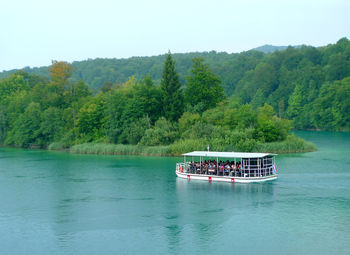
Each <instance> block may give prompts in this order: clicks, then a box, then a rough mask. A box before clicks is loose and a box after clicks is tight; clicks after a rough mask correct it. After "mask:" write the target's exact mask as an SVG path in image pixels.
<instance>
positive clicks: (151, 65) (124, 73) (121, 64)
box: [0, 44, 301, 89]
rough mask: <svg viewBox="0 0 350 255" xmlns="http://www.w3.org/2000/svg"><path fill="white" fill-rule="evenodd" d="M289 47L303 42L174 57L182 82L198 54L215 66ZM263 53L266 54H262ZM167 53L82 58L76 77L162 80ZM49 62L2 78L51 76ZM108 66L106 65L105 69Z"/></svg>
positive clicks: (93, 84) (96, 83)
mask: <svg viewBox="0 0 350 255" xmlns="http://www.w3.org/2000/svg"><path fill="white" fill-rule="evenodd" d="M288 47H293V48H300V47H301V45H299V46H274V45H269V44H265V45H262V46H259V47H256V48H253V49H251V50H248V51H244V52H241V53H231V54H230V53H227V52H216V51H210V52H189V53H175V54H173V55H174V59H175V61H176V66H177V69H178V71H179V73H180V78H181V81H182V83H184V80H185V76H186V75H187V74H188V72H187V71H188V70H189V68H190V66H191V64H192V62H191V59H192V58H194V57H202V58H204V59H205V60H206V61H207V62H209V64H210V65H211V64H213V65H214V66H218V65H223V64H224V63H225V62H226V61H235V60H236V59H238V56H242V55H244V56H247V55H251V54H250V53H249V52H251V51H258V52H261V53H265V54H268V53H273V52H275V51H283V50H285V49H287V48H288ZM259 57H262V56H259ZM164 59H165V54H162V55H158V56H148V57H130V58H123V59H122V58H120V59H118V58H96V59H87V60H81V61H73V62H72V65H73V66H74V69H75V71H74V73H73V76H72V81H74V82H75V81H78V80H83V81H84V82H86V83H87V84H88V85H89V87H90V88H92V89H94V88H95V89H98V88H100V87H101V86H102V85H103V84H104V83H105V82H125V81H126V80H127V79H128V78H129V77H130V76H131V75H135V77H136V78H143V77H144V76H145V75H146V74H147V73H148V74H150V75H151V76H152V78H153V79H154V80H156V81H157V80H159V79H160V75H161V68H162V64H163V61H164ZM48 67H49V66H41V67H28V66H27V67H23V68H20V69H12V70H7V71H2V72H0V79H2V78H6V77H8V76H9V75H10V74H12V73H14V72H16V71H18V70H23V71H25V72H28V73H30V74H36V75H42V76H46V77H49V73H48ZM102 67H105V68H106V69H105V70H103V69H104V68H102ZM214 69H215V67H214Z"/></svg>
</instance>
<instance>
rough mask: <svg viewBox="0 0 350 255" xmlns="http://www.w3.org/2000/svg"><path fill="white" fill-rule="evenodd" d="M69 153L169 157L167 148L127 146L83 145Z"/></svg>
mask: <svg viewBox="0 0 350 255" xmlns="http://www.w3.org/2000/svg"><path fill="white" fill-rule="evenodd" d="M70 152H71V153H79V154H99V155H143V156H170V155H172V154H171V152H170V148H169V146H139V145H127V144H106V143H83V144H78V145H74V146H72V147H71V148H70Z"/></svg>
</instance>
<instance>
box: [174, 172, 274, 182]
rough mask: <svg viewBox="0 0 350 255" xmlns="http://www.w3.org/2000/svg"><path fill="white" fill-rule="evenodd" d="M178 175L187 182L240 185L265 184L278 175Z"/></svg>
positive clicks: (179, 173) (178, 173) (177, 173)
mask: <svg viewBox="0 0 350 255" xmlns="http://www.w3.org/2000/svg"><path fill="white" fill-rule="evenodd" d="M175 173H176V175H177V176H178V177H180V178H183V179H187V180H189V181H190V180H201V181H209V182H231V183H233V182H238V183H251V182H265V181H272V180H275V179H277V174H273V175H269V176H264V177H234V176H217V175H206V174H190V173H181V172H179V171H175Z"/></svg>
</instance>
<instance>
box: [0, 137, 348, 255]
mask: <svg viewBox="0 0 350 255" xmlns="http://www.w3.org/2000/svg"><path fill="white" fill-rule="evenodd" d="M298 135H300V136H302V137H305V138H307V139H308V140H311V141H313V142H314V143H315V144H316V145H317V146H318V147H319V151H317V152H313V153H306V154H290V155H279V156H278V157H277V166H278V171H279V178H278V180H276V181H273V182H268V183H262V184H237V183H235V184H231V183H207V182H201V181H191V182H187V180H182V179H177V178H176V176H175V174H174V167H175V163H176V162H177V161H180V160H182V159H179V158H161V157H131V156H115V157H108V156H89V155H70V154H66V153H55V152H45V151H26V150H17V149H0V254H214V253H215V254H223V253H236V254H349V253H350V134H344V133H325V132H322V133H316V132H298Z"/></svg>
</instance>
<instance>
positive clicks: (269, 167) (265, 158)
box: [175, 151, 277, 183]
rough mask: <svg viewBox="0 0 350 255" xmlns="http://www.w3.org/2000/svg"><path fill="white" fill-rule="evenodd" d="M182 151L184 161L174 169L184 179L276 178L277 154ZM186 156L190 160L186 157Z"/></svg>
mask: <svg viewBox="0 0 350 255" xmlns="http://www.w3.org/2000/svg"><path fill="white" fill-rule="evenodd" d="M182 155H183V156H184V162H181V163H177V164H176V171H175V172H176V175H177V176H178V177H180V178H184V179H187V180H203V181H209V182H212V181H213V182H214V181H215V182H242V183H250V182H264V181H271V180H275V179H277V168H276V164H275V156H276V155H277V154H272V153H250V152H249V153H248V152H217V151H193V152H189V153H185V154H182ZM189 157H191V159H192V160H191V161H186V158H187V159H188V158H189ZM196 160H197V161H196Z"/></svg>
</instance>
